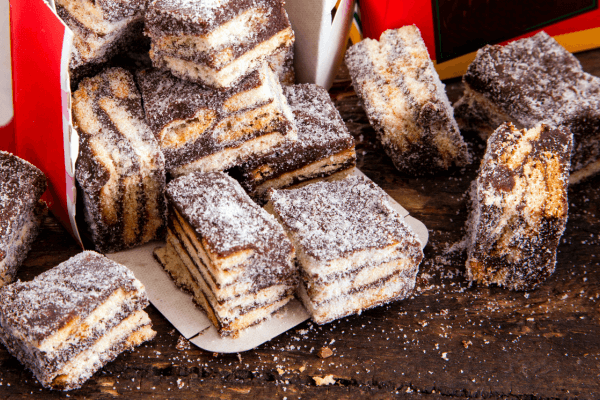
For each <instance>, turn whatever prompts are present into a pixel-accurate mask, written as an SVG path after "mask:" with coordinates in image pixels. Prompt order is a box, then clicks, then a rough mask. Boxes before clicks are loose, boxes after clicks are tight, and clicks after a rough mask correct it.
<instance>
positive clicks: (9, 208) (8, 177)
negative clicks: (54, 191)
mask: <svg viewBox="0 0 600 400" xmlns="http://www.w3.org/2000/svg"><path fill="white" fill-rule="evenodd" d="M45 191H46V176H45V175H44V174H43V173H42V171H40V170H39V169H37V168H36V167H34V166H33V165H31V164H30V163H28V162H27V161H25V160H23V159H21V158H19V157H17V156H15V155H13V154H10V153H7V152H5V151H0V287H1V286H4V285H6V284H8V283H10V282H12V281H13V279H14V278H15V275H16V274H17V269H18V268H19V266H21V264H22V263H23V261H24V260H25V258H26V257H27V253H28V252H29V249H30V248H31V243H33V241H34V240H35V238H36V236H37V234H38V230H39V226H40V222H41V218H42V216H43V214H44V212H45V211H46V204H45V203H44V202H43V201H41V200H40V197H41V196H42V194H43V193H44V192H45Z"/></svg>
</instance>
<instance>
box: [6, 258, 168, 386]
mask: <svg viewBox="0 0 600 400" xmlns="http://www.w3.org/2000/svg"><path fill="white" fill-rule="evenodd" d="M147 305H148V299H147V297H146V292H145V289H144V286H143V285H142V284H141V283H140V282H139V281H138V280H137V279H135V277H134V276H133V274H132V273H131V271H129V270H128V269H127V268H126V267H124V266H123V265H120V264H117V263H115V262H113V261H111V260H109V259H107V258H106V257H104V256H102V255H100V254H98V253H95V252H92V251H85V252H83V253H80V254H78V255H76V256H75V257H72V258H70V259H69V260H67V261H65V262H63V263H61V264H59V265H58V266H56V267H55V268H53V269H51V270H49V271H46V272H44V273H42V274H41V275H39V276H37V277H36V278H35V279H33V280H32V281H30V282H21V281H17V282H16V283H14V284H12V285H9V286H6V287H4V288H2V289H0V340H1V341H2V343H3V344H4V345H5V346H6V348H7V349H8V350H9V351H10V353H11V354H13V355H14V356H15V357H17V358H18V359H19V361H20V362H21V363H22V364H23V365H25V366H26V367H27V368H29V369H30V370H31V371H32V372H33V374H34V375H35V377H36V378H37V379H38V381H39V382H40V383H41V384H42V385H43V386H44V387H46V388H50V389H58V390H71V389H77V388H79V387H81V385H82V384H83V383H84V382H85V381H86V380H87V379H89V378H90V377H91V376H92V375H93V374H94V372H96V371H97V370H99V369H100V368H102V366H104V364H106V363H107V362H110V361H112V360H113V359H115V358H116V357H117V356H118V355H119V354H120V353H122V352H124V351H125V350H130V349H132V348H133V347H135V346H138V345H140V344H141V343H143V342H145V341H147V340H150V339H152V338H153V337H154V336H155V335H156V332H154V331H153V330H152V328H151V327H152V322H151V321H150V319H149V318H148V315H147V314H146V313H145V312H144V311H143V309H144V308H145V307H146V306H147Z"/></svg>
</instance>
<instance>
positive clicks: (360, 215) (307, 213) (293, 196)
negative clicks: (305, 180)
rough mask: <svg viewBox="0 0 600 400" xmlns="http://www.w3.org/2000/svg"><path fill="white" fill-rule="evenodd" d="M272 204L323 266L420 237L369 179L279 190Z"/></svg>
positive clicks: (303, 245) (358, 178)
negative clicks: (359, 253)
mask: <svg viewBox="0 0 600 400" xmlns="http://www.w3.org/2000/svg"><path fill="white" fill-rule="evenodd" d="M271 202H272V204H273V208H274V210H275V211H276V212H277V214H278V215H279V217H280V218H281V220H282V221H283V223H284V225H285V226H286V228H287V229H288V230H289V231H291V232H292V234H293V235H294V236H295V237H296V240H297V242H298V243H300V245H301V246H302V250H303V251H304V252H306V253H307V254H309V255H310V256H312V257H314V258H316V259H318V260H334V259H337V258H340V257H343V256H347V255H350V254H352V253H355V252H357V251H361V250H368V249H378V248H384V247H386V246H390V245H393V244H396V243H398V242H402V241H404V240H406V239H407V238H408V239H409V240H408V241H407V242H411V243H415V242H416V241H417V238H416V236H415V235H414V233H413V232H412V230H411V229H410V227H408V225H406V223H405V222H404V219H403V218H402V217H401V216H400V215H399V214H398V213H397V212H396V211H395V210H393V209H392V208H391V206H390V204H389V202H388V200H387V195H386V193H385V192H384V191H383V190H382V189H381V188H379V187H378V186H376V185H375V184H374V183H373V182H371V181H369V180H367V179H366V178H363V177H350V178H347V179H344V180H342V181H333V182H318V183H314V184H311V185H308V186H305V187H303V188H300V189H293V190H281V191H279V190H275V191H273V192H272V193H271Z"/></svg>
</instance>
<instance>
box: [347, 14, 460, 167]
mask: <svg viewBox="0 0 600 400" xmlns="http://www.w3.org/2000/svg"><path fill="white" fill-rule="evenodd" d="M345 61H346V65H347V66H348V69H349V71H350V76H351V78H352V85H353V86H354V89H355V90H356V93H357V94H358V96H359V97H360V99H361V100H362V102H363V107H364V109H365V112H366V113H367V116H368V117H369V122H370V123H371V125H372V126H373V128H374V129H375V131H376V132H377V133H378V137H379V139H380V141H381V143H382V144H383V147H384V148H385V150H386V153H387V154H388V155H389V156H390V158H391V159H392V161H393V163H394V165H395V166H396V168H397V169H398V170H400V171H403V172H407V173H410V174H422V173H430V172H433V171H435V170H440V169H448V168H449V167H451V166H452V165H456V166H463V165H466V164H468V163H469V162H470V156H469V153H468V150H467V145H466V144H465V142H464V141H463V138H462V136H461V135H460V131H459V129H458V126H457V124H456V121H455V120H454V116H453V109H452V106H451V105H450V102H449V101H448V96H447V95H446V92H445V90H444V85H443V84H442V82H441V81H440V79H439V76H438V74H437V72H436V71H435V69H434V67H433V63H432V62H431V60H430V58H429V53H428V52H427V48H426V47H425V43H424V42H423V39H422V38H421V34H420V32H419V29H418V28H417V27H416V26H414V25H412V26H405V27H403V28H400V29H396V30H392V29H390V30H387V31H386V32H384V33H383V34H382V35H381V38H380V40H379V42H378V41H376V40H372V39H365V40H363V41H361V42H359V43H357V44H355V45H353V46H352V47H350V48H349V49H348V51H347V52H346V56H345ZM424 165H426V166H427V168H423V166H424Z"/></svg>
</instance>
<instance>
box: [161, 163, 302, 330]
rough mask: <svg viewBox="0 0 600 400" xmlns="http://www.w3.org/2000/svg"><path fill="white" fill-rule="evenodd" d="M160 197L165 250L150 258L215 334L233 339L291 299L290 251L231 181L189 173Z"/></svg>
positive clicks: (280, 231) (269, 220) (217, 174)
mask: <svg viewBox="0 0 600 400" xmlns="http://www.w3.org/2000/svg"><path fill="white" fill-rule="evenodd" d="M167 197H168V199H169V206H170V217H169V231H168V234H167V246H166V248H162V249H157V250H156V251H155V256H156V258H157V259H158V260H159V262H160V263H161V264H162V265H163V266H164V268H165V269H166V270H167V271H168V272H169V273H170V274H171V276H172V277H173V279H174V281H175V283H176V284H177V285H178V286H179V287H181V288H183V289H186V290H188V291H190V292H191V293H192V294H193V296H194V300H195V302H196V303H197V304H199V305H200V306H201V307H202V308H203V309H204V310H205V311H206V313H207V314H208V317H209V318H210V320H211V321H212V322H213V324H214V325H215V327H216V328H217V329H218V331H219V333H220V334H221V335H222V336H237V335H238V334H239V332H240V331H241V330H242V329H244V328H247V327H249V326H252V325H255V324H257V323H259V322H261V321H262V320H264V319H267V318H269V317H270V316H271V315H273V313H275V312H276V311H277V310H279V309H281V308H282V307H283V306H285V305H286V304H287V303H288V302H289V301H290V300H291V299H292V298H293V297H294V291H295V288H296V285H297V282H298V274H297V270H296V268H295V266H294V247H293V246H292V244H291V243H290V241H289V239H288V238H287V237H286V234H285V232H284V231H283V228H282V227H281V226H280V225H279V224H278V223H277V221H276V220H275V218H273V216H271V215H269V214H268V213H267V212H266V211H265V210H263V209H262V208H260V207H259V206H258V205H256V204H255V203H254V202H253V201H252V200H251V199H250V197H248V195H247V194H246V193H245V192H244V190H243V189H242V187H241V186H240V185H239V183H237V182H236V181H235V180H234V179H233V178H230V177H229V176H228V175H226V174H224V173H222V172H210V173H202V172H195V173H192V174H189V175H185V176H182V177H180V178H178V179H176V180H174V181H172V182H171V183H169V185H168V186H167Z"/></svg>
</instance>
